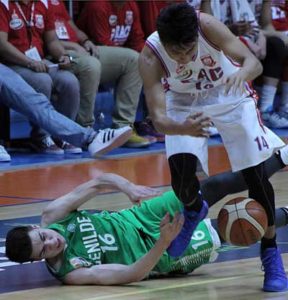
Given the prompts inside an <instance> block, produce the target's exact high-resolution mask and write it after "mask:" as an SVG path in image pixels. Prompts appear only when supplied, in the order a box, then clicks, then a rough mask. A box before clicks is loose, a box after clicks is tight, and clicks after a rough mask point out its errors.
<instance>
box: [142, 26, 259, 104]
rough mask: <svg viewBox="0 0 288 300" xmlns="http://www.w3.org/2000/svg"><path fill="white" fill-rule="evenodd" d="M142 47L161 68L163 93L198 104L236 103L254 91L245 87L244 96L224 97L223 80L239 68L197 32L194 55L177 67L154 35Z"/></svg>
mask: <svg viewBox="0 0 288 300" xmlns="http://www.w3.org/2000/svg"><path fill="white" fill-rule="evenodd" d="M146 46H147V47H149V48H150V49H151V50H152V51H153V52H154V54H155V55H156V56H157V57H158V59H159V60H160V62H161V64H162V67H163V69H164V71H165V78H163V79H162V81H163V86H164V88H165V90H166V91H167V90H171V91H174V92H177V93H187V94H190V95H191V96H193V97H195V99H197V100H198V101H200V100H201V103H202V104H215V103H223V102H226V103H227V102H235V100H236V99H237V101H239V100H241V99H243V98H246V97H247V96H252V95H254V90H253V89H252V88H251V87H250V86H249V84H248V83H246V84H245V92H244V93H243V92H241V93H239V94H237V95H229V94H228V95H227V96H225V95H224V88H225V86H224V85H223V84H222V79H223V77H224V76H229V75H231V74H233V73H235V72H237V71H238V70H239V68H240V66H239V65H238V64H236V63H235V62H233V61H232V60H231V59H229V58H228V57H227V56H226V55H225V54H224V53H223V51H221V50H220V49H219V48H217V46H215V45H213V44H212V43H211V42H209V41H208V40H207V38H206V37H205V36H204V34H203V33H202V32H201V30H200V29H199V38H198V51H197V54H196V55H195V57H193V58H192V60H191V62H189V63H188V64H185V65H180V64H178V63H177V62H176V61H175V60H173V59H172V58H171V57H170V56H169V55H168V53H167V52H166V50H165V48H164V46H163V45H162V43H161V41H160V38H159V35H158V32H154V33H152V34H151V35H150V36H149V37H148V39H147V41H146ZM207 100H208V102H207ZM199 104H200V103H199Z"/></svg>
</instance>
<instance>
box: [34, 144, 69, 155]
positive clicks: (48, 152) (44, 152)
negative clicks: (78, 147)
mask: <svg viewBox="0 0 288 300" xmlns="http://www.w3.org/2000/svg"><path fill="white" fill-rule="evenodd" d="M29 147H30V149H31V150H32V151H33V152H36V153H39V154H52V155H63V154H64V153H65V152H64V150H61V149H60V150H57V151H51V152H50V151H41V150H39V148H38V147H36V146H34V145H33V144H32V143H30V144H29Z"/></svg>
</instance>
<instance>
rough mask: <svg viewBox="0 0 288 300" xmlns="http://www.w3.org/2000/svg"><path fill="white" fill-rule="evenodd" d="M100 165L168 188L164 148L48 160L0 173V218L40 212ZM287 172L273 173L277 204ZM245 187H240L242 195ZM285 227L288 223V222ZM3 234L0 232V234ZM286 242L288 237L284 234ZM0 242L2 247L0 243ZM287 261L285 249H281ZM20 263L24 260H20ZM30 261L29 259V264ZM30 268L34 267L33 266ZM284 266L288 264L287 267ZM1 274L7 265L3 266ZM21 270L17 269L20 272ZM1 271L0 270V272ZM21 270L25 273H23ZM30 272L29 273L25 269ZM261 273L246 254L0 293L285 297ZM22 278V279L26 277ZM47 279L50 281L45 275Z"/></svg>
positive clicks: (214, 154) (112, 199) (214, 161)
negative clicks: (170, 274) (138, 275)
mask: <svg viewBox="0 0 288 300" xmlns="http://www.w3.org/2000/svg"><path fill="white" fill-rule="evenodd" d="M210 155H211V156H210V157H211V160H210V161H211V163H210V170H211V173H212V174H215V173H219V172H222V171H224V170H227V169H228V168H229V164H228V162H227V158H226V155H225V151H224V150H223V148H222V147H221V146H217V147H211V148H210ZM100 170H101V171H106V172H115V173H118V174H121V175H123V176H125V177H127V178H129V179H130V180H132V181H134V182H136V183H139V184H146V185H152V186H159V187H161V188H163V189H167V188H169V187H168V185H169V182H170V176H169V171H168V166H167V162H166V157H165V155H164V154H163V153H161V154H152V155H144V156H139V157H130V158H117V159H108V160H98V161H89V162H84V163H83V164H81V163H77V164H71V165H63V166H59V165H57V166H48V167H47V166H46V167H39V168H30V169H23V170H16V171H11V172H7V173H5V174H4V173H2V174H1V176H0V190H1V197H0V205H2V207H1V210H0V221H1V220H7V222H8V221H9V219H11V218H20V217H29V216H39V215H40V213H41V210H42V208H43V207H44V206H46V205H47V201H50V200H53V199H54V198H56V197H58V196H60V195H62V194H63V193H66V192H68V191H70V190H71V189H72V188H73V187H75V186H76V185H78V184H80V183H82V182H84V181H86V180H88V179H89V178H91V177H93V176H97V174H98V173H99V172H100ZM287 182H288V172H286V171H284V172H283V171H282V172H278V173H277V174H275V175H274V176H273V178H272V183H273V185H274V188H275V194H276V199H277V206H286V205H288V200H287V199H288V185H287ZM242 194H243V195H246V193H241V195H242ZM233 197H234V196H231V195H230V196H229V197H226V198H225V199H223V200H222V201H221V203H219V204H217V205H215V206H213V208H212V209H211V210H210V212H209V216H210V217H211V218H215V217H216V216H217V212H218V211H219V208H220V207H221V205H222V204H223V202H225V201H227V200H228V198H229V199H231V198H233ZM129 206H130V203H129V201H128V199H127V198H126V197H125V196H123V195H122V194H119V193H111V192H109V191H107V193H105V194H103V195H100V196H99V197H97V198H96V199H93V200H91V201H89V202H88V203H87V204H86V205H85V206H83V208H93V209H108V210H115V209H122V208H125V207H129ZM287 229H288V228H287ZM1 238H3V237H2V236H1ZM283 243H284V244H285V243H286V244H287V243H288V239H286V240H285V241H284V242H283ZM0 248H1V247H0ZM283 258H284V263H285V265H286V267H288V254H284V255H283ZM20 267H21V266H17V268H16V266H15V267H11V268H15V272H14V273H13V272H12V275H13V276H12V277H11V278H9V279H8V278H7V281H6V280H5V284H9V281H10V282H13V278H14V279H15V277H17V276H19V275H18V274H17V269H18V268H20ZM22 267H24V266H22ZM32 267H33V265H32ZM32 269H33V268H32ZM286 271H287V270H286ZM3 274H4V275H5V271H4V272H3ZM19 274H20V273H19ZM1 275H2V274H1ZM22 276H23V275H22ZM27 278H29V274H27ZM262 280H263V273H262V272H261V270H260V262H259V258H258V257H257V255H251V256H249V257H247V258H244V259H241V260H240V259H237V258H236V259H235V258H234V259H233V260H228V261H225V262H217V263H213V264H209V265H205V266H202V267H201V268H199V269H198V270H196V271H195V272H194V273H193V274H192V275H190V276H185V277H182V278H169V279H155V280H148V281H142V282H139V283H134V284H130V285H126V286H113V287H99V286H84V287H83V286H79V287H78V286H59V285H53V286H45V285H44V287H43V284H42V285H39V287H38V288H37V287H36V288H33V289H28V290H27V289H26V287H25V284H23V286H22V287H21V286H19V287H18V288H17V291H14V292H10V293H1V292H0V299H9V300H10V299H11V300H16V299H29V300H34V299H37V300H40V299H41V300H42V299H43V300H46V299H47V300H48V299H49V300H50V299H59V300H60V299H63V300H66V299H67V300H68V299H69V300H74V299H75V300H76V299H77V300H78V299H79V300H80V299H81V300H82V299H83V300H100V299H103V300H104V299H113V300H114V299H115V300H117V299H120V300H121V299H133V300H144V299H145V300H146V299H147V300H148V299H151V300H154V299H155V300H156V299H157V300H160V299H165V300H170V299H171V300H172V299H177V300H188V299H193V300H194V299H195V300H198V299H199V300H200V299H201V300H202V299H203V300H204V299H211V300H216V299H233V298H234V299H237V300H238V299H239V300H242V299H243V300H244V299H245V300H246V299H249V300H250V299H251V300H252V299H253V300H254V299H277V300H282V299H283V300H284V299H286V300H287V299H288V292H287V293H263V292H262V291H261V286H262ZM24 281H25V280H24V278H23V282H24ZM47 282H48V281H47ZM0 291H1V282H0Z"/></svg>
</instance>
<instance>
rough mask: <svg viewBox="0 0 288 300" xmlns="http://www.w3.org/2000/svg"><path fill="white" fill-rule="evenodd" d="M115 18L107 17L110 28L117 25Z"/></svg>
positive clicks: (113, 16)
mask: <svg viewBox="0 0 288 300" xmlns="http://www.w3.org/2000/svg"><path fill="white" fill-rule="evenodd" d="M117 19H118V18H117V16H115V15H111V16H110V17H109V24H110V26H116V25H117Z"/></svg>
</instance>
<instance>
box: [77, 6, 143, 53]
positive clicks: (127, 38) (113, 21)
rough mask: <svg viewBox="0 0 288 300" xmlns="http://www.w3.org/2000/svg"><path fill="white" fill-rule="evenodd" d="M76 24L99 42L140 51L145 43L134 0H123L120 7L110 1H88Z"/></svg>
mask: <svg viewBox="0 0 288 300" xmlns="http://www.w3.org/2000/svg"><path fill="white" fill-rule="evenodd" d="M77 25H78V26H79V28H81V29H82V30H83V31H84V32H86V33H87V34H88V36H89V37H90V38H91V39H93V40H94V41H95V42H96V43H97V44H100V45H106V46H123V47H127V48H131V49H134V50H136V51H138V52H140V51H141V50H142V48H143V46H144V43H145V41H144V33H143V30H142V27H141V23H140V16H139V11H138V6H137V4H136V3H135V1H126V2H125V4H124V5H123V6H122V7H121V8H119V7H117V6H116V5H113V4H112V3H111V1H90V2H88V3H86V5H85V6H84V8H83V11H82V13H81V15H80V19H79V20H78V22H77Z"/></svg>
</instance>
